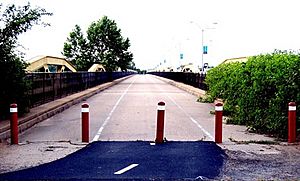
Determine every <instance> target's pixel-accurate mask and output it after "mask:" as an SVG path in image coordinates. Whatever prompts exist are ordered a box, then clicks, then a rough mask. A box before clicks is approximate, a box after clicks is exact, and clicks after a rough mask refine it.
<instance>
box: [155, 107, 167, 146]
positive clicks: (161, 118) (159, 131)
mask: <svg viewBox="0 0 300 181" xmlns="http://www.w3.org/2000/svg"><path fill="white" fill-rule="evenodd" d="M165 105H166V104H165V103H164V102H159V103H158V106H157V128H156V139H155V143H157V144H161V143H163V142H164V122H165V109H166V106H165Z"/></svg>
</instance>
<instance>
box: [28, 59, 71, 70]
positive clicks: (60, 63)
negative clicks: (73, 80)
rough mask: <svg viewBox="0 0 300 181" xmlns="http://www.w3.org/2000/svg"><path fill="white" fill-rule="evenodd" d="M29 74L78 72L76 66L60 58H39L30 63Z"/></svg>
mask: <svg viewBox="0 0 300 181" xmlns="http://www.w3.org/2000/svg"><path fill="white" fill-rule="evenodd" d="M27 63H29V66H28V67H27V68H26V71H27V72H53V73H60V72H76V69H75V67H74V65H72V64H71V63H70V62H69V61H68V60H66V59H64V58H60V57H52V56H38V57H35V58H33V59H31V60H29V61H27Z"/></svg>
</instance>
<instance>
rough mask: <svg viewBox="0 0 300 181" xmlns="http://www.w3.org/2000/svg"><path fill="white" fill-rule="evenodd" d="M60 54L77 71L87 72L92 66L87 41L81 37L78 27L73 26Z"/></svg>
mask: <svg viewBox="0 0 300 181" xmlns="http://www.w3.org/2000/svg"><path fill="white" fill-rule="evenodd" d="M62 54H63V55H64V56H66V57H68V59H69V60H70V61H71V62H72V63H73V64H74V65H75V66H76V69H77V70H87V69H88V68H89V67H90V66H91V65H92V64H93V62H92V59H91V58H90V57H91V55H90V51H89V49H88V44H87V40H86V39H85V37H84V36H83V33H82V31H81V28H80V26H79V25H75V29H74V30H73V31H72V32H71V33H70V35H69V37H68V38H67V41H66V42H65V43H64V50H63V53H62Z"/></svg>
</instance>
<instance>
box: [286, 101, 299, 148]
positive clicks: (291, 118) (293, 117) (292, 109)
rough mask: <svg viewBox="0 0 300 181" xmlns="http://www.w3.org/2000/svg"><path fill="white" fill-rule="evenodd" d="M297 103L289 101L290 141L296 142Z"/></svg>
mask: <svg viewBox="0 0 300 181" xmlns="http://www.w3.org/2000/svg"><path fill="white" fill-rule="evenodd" d="M296 110H297V107H296V103H295V102H290V103H289V113H288V143H294V142H295V141H296Z"/></svg>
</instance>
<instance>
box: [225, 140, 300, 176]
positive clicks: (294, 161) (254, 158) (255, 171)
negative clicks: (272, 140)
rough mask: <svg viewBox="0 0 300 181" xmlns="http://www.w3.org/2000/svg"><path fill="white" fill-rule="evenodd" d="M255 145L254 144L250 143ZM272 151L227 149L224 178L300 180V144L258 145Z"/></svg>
mask: <svg viewBox="0 0 300 181" xmlns="http://www.w3.org/2000/svg"><path fill="white" fill-rule="evenodd" d="M249 146H253V145H249ZM258 146H259V147H265V148H267V149H269V150H270V151H269V152H268V151H267V152H265V151H262V150H259V151H255V152H252V151H240V150H239V151H237V150H229V149H226V150H225V152H226V154H227V155H228V160H227V162H226V164H225V166H224V170H223V176H222V179H223V180H300V145H258Z"/></svg>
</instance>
